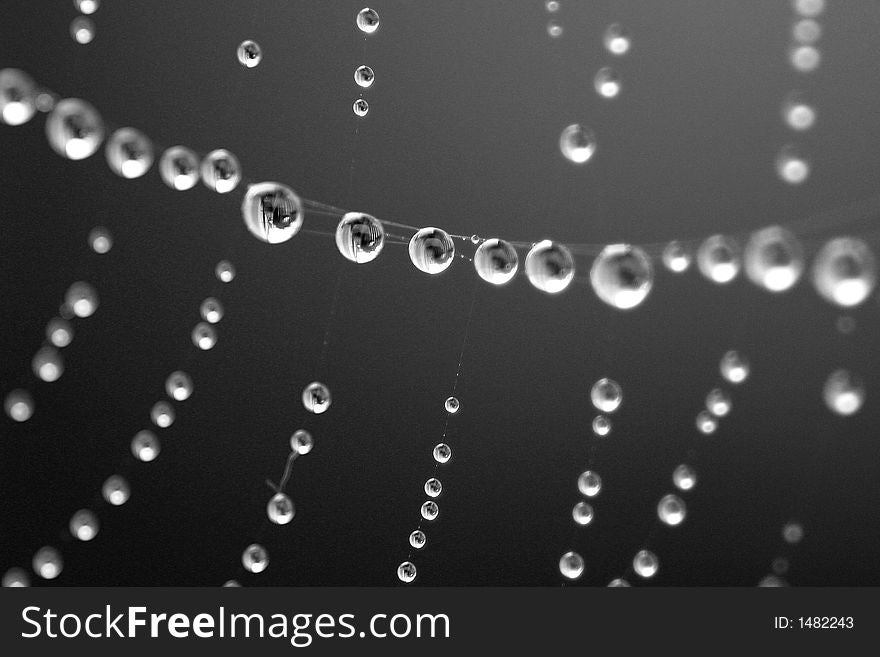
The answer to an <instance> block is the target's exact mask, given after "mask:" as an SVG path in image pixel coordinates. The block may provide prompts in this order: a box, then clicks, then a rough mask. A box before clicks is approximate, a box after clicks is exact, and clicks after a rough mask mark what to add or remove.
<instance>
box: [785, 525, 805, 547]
mask: <svg viewBox="0 0 880 657" xmlns="http://www.w3.org/2000/svg"><path fill="white" fill-rule="evenodd" d="M782 538H783V540H784V541H785V542H786V543H789V544H791V545H794V544H795V543H800V542H801V541H802V540H803V538H804V528H803V526H802V525H801V524H800V523H799V522H787V523H785V526H784V527H783V528H782Z"/></svg>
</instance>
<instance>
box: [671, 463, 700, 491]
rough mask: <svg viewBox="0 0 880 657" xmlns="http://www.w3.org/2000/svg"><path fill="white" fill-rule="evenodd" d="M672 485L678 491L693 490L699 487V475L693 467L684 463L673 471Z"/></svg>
mask: <svg viewBox="0 0 880 657" xmlns="http://www.w3.org/2000/svg"><path fill="white" fill-rule="evenodd" d="M672 483H673V484H675V487H676V488H677V489H678V490H681V491H688V490H691V489H692V488H693V487H694V486H696V485H697V473H696V471H694V469H693V468H692V467H691V466H689V465H687V464H685V463H682V464H681V465H679V466H676V468H675V470H673V471H672Z"/></svg>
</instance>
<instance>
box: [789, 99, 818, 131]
mask: <svg viewBox="0 0 880 657" xmlns="http://www.w3.org/2000/svg"><path fill="white" fill-rule="evenodd" d="M782 118H783V120H784V121H785V123H786V124H787V125H788V127H789V128H791V129H792V130H797V131H799V132H803V131H804V130H809V129H810V128H812V127H813V125H814V124H815V123H816V108H815V107H813V106H812V105H810V104H809V103H807V101H806V100H804V97H803V94H800V93H791V94H789V95H788V97H787V98H786V99H785V102H783V103H782Z"/></svg>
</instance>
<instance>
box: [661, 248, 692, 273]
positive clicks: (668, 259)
mask: <svg viewBox="0 0 880 657" xmlns="http://www.w3.org/2000/svg"><path fill="white" fill-rule="evenodd" d="M692 260H693V258H692V257H691V254H690V252H689V251H688V250H687V248H686V247H685V246H684V244H682V243H681V242H677V241H674V240H673V241H672V242H670V243H669V244H667V245H666V248H664V249H663V264H664V265H665V266H666V268H667V269H668V270H669V271H671V272H672V273H674V274H681V273H683V272H685V271H687V270H688V269H689V268H690V266H691V261H692Z"/></svg>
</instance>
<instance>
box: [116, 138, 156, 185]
mask: <svg viewBox="0 0 880 657" xmlns="http://www.w3.org/2000/svg"><path fill="white" fill-rule="evenodd" d="M104 153H105V155H106V156H107V164H109V165H110V169H111V171H113V173H115V174H116V175H118V176H122V177H123V178H129V179H131V178H140V177H141V176H142V175H144V174H145V173H146V172H147V171H149V170H150V167H151V166H153V143H152V142H151V141H150V140H149V139H148V138H147V136H146V135H144V134H143V133H142V132H140V131H139V130H135V129H134V128H120V129H119V130H117V131H116V132H114V133H113V134H112V135H110V139H108V140H107V147H106V148H105V149H104Z"/></svg>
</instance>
